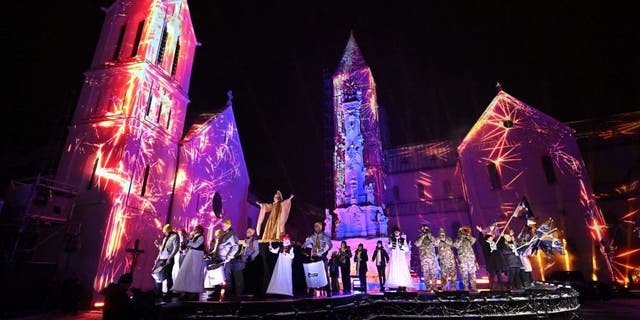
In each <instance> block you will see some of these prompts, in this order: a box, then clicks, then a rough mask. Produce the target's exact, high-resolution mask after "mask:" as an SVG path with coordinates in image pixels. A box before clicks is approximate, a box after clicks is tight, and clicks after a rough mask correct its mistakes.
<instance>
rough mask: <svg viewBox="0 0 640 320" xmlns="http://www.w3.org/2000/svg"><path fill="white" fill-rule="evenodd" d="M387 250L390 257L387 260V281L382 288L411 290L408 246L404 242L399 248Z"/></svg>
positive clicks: (411, 281)
mask: <svg viewBox="0 0 640 320" xmlns="http://www.w3.org/2000/svg"><path fill="white" fill-rule="evenodd" d="M389 249H390V250H391V257H390V259H389V269H387V281H386V282H385V285H384V286H385V287H387V288H397V287H406V288H412V287H413V280H412V279H411V272H410V271H409V262H408V261H407V252H409V246H408V245H407V243H406V242H405V243H404V244H403V245H402V246H400V247H396V248H395V249H392V248H389Z"/></svg>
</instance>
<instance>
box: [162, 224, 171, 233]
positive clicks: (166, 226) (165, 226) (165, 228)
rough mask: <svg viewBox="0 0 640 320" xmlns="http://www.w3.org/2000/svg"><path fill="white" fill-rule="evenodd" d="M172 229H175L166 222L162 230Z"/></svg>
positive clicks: (169, 230) (168, 230)
mask: <svg viewBox="0 0 640 320" xmlns="http://www.w3.org/2000/svg"><path fill="white" fill-rule="evenodd" d="M171 231H173V228H172V227H171V225H170V224H168V223H167V224H165V225H164V227H162V232H171Z"/></svg>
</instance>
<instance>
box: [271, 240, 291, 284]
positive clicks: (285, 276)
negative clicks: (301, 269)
mask: <svg viewBox="0 0 640 320" xmlns="http://www.w3.org/2000/svg"><path fill="white" fill-rule="evenodd" d="M269 251H271V253H275V254H278V260H277V261H276V266H275V267H274V268H273V273H272V274H271V281H269V286H268V287H267V294H280V295H285V296H293V283H292V282H293V280H292V278H291V262H292V261H293V248H292V247H291V240H290V239H289V236H288V235H286V234H285V235H282V246H281V247H280V248H274V247H273V246H272V244H271V242H269Z"/></svg>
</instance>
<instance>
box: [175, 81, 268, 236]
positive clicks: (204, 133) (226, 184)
mask: <svg viewBox="0 0 640 320" xmlns="http://www.w3.org/2000/svg"><path fill="white" fill-rule="evenodd" d="M229 95H230V100H229V101H228V103H227V106H226V108H225V109H224V110H223V111H221V112H219V113H216V114H205V115H203V116H202V118H201V121H199V122H198V123H196V124H194V125H193V126H192V127H191V129H190V130H189V132H188V133H187V134H186V136H185V138H184V140H183V143H182V148H181V154H180V165H179V169H178V172H179V173H178V179H177V182H176V194H175V200H176V201H175V203H174V211H173V212H174V213H175V215H174V216H173V217H172V224H173V225H175V226H178V227H184V228H187V229H189V230H191V229H192V228H193V227H195V226H196V225H198V224H200V225H202V226H203V227H204V228H205V230H207V239H211V236H212V235H213V232H215V229H216V228H218V225H219V224H220V222H221V221H222V220H223V219H226V218H230V219H231V220H232V226H233V228H234V229H235V230H236V231H237V232H239V234H243V233H244V230H245V229H246V228H247V227H249V225H247V219H248V218H249V219H250V220H251V221H255V219H256V217H257V213H258V211H257V208H256V207H251V206H249V204H248V203H247V196H248V190H249V175H248V172H247V168H246V166H245V162H244V156H243V153H242V145H241V143H240V137H239V135H238V129H237V126H236V122H235V117H234V114H233V107H232V105H231V93H229ZM216 193H217V194H218V195H219V196H220V199H221V200H222V212H221V214H220V216H216V215H215V213H214V211H213V210H212V207H213V202H214V200H213V199H214V196H215V195H216ZM250 224H252V223H251V222H250Z"/></svg>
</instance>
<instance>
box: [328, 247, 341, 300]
mask: <svg viewBox="0 0 640 320" xmlns="http://www.w3.org/2000/svg"><path fill="white" fill-rule="evenodd" d="M329 278H330V279H331V291H332V292H334V293H340V280H339V278H340V256H339V255H338V251H334V252H333V253H332V254H331V259H329Z"/></svg>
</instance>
